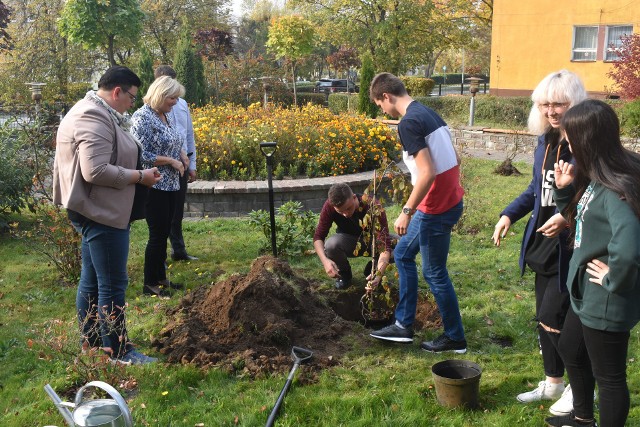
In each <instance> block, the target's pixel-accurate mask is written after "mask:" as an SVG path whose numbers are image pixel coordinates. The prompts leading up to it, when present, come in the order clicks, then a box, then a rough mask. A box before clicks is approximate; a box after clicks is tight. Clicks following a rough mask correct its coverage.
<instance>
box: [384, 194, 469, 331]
mask: <svg viewBox="0 0 640 427" xmlns="http://www.w3.org/2000/svg"><path fill="white" fill-rule="evenodd" d="M462 206H463V204H462V201H461V202H460V203H458V204H457V205H456V206H454V207H453V208H451V209H449V210H448V211H446V212H444V213H441V214H437V215H431V214H425V213H424V212H420V211H417V212H416V213H415V215H414V216H413V218H412V219H411V223H410V224H409V228H408V229H407V234H405V235H404V236H402V238H401V239H400V241H399V242H398V245H397V246H396V249H395V251H394V258H395V261H396V267H397V269H398V275H399V276H400V300H399V301H398V305H397V307H396V321H397V322H399V323H400V324H401V325H402V326H404V327H411V326H412V325H413V322H414V320H415V318H416V308H417V304H418V269H417V267H416V255H417V254H418V252H420V254H421V255H422V276H423V277H424V279H425V280H426V281H427V283H428V284H429V287H430V288H431V292H432V293H433V296H434V297H435V300H436V303H437V304H438V309H439V310H440V316H441V317H442V323H443V326H444V333H445V335H446V336H447V337H449V338H450V339H452V340H456V341H461V340H463V339H464V328H463V327H462V318H461V317H460V309H459V307H458V297H457V296H456V292H455V290H454V289H453V283H451V279H450V278H449V272H448V271H447V258H448V256H449V244H450V242H451V229H452V228H453V226H454V225H455V224H456V223H457V222H458V220H459V219H460V216H461V215H462Z"/></svg>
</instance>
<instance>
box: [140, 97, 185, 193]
mask: <svg viewBox="0 0 640 427" xmlns="http://www.w3.org/2000/svg"><path fill="white" fill-rule="evenodd" d="M166 117H167V123H168V125H167V124H165V123H164V122H163V121H162V120H160V117H158V115H157V114H156V112H155V111H153V110H152V109H151V107H149V106H148V105H147V104H145V105H143V106H142V107H141V108H140V109H138V110H137V111H136V112H135V113H133V116H132V117H131V133H132V134H133V135H134V136H135V137H136V138H138V141H140V142H141V143H142V159H141V160H142V166H143V167H145V168H151V167H153V164H154V163H155V161H156V158H157V157H158V156H166V157H171V158H172V159H176V160H180V150H181V149H182V136H181V135H180V134H179V133H178V131H177V130H176V127H175V123H173V121H172V118H173V115H171V114H167V115H166ZM158 172H160V174H161V175H162V179H160V181H158V183H157V184H156V185H154V186H153V188H155V189H156V190H163V191H178V190H179V189H180V172H178V170H177V169H174V168H173V167H172V166H170V165H162V166H158Z"/></svg>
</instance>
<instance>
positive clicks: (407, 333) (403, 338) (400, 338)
mask: <svg viewBox="0 0 640 427" xmlns="http://www.w3.org/2000/svg"><path fill="white" fill-rule="evenodd" d="M369 335H371V336H372V337H373V338H377V339H379V340H384V341H393V342H403V343H410V342H413V328H401V327H400V326H398V325H396V324H395V323H394V324H393V325H389V326H387V327H385V328H382V329H378V330H377V331H373V332H371V333H370V334H369Z"/></svg>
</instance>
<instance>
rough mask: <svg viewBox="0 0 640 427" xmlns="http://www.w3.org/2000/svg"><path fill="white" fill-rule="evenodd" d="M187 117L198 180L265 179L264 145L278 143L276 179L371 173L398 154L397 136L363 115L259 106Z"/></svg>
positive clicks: (199, 112)
mask: <svg viewBox="0 0 640 427" xmlns="http://www.w3.org/2000/svg"><path fill="white" fill-rule="evenodd" d="M191 115H192V119H193V126H194V131H195V135H196V144H197V150H198V174H199V176H200V177H201V178H203V179H215V180H231V179H233V180H252V179H264V178H265V177H266V175H267V172H266V162H265V158H264V156H263V155H262V153H261V152H260V147H259V143H260V142H263V141H275V142H277V143H278V150H277V152H276V153H275V154H274V177H275V178H276V179H281V178H283V177H298V176H307V177H322V176H337V175H344V174H350V173H356V172H362V171H366V170H372V169H375V168H377V167H379V166H380V164H381V163H382V161H383V159H384V158H385V157H393V158H395V157H396V156H397V154H398V152H399V150H400V143H399V141H398V138H397V134H396V133H395V131H393V130H391V129H390V128H389V127H388V126H386V125H384V124H382V123H380V122H378V121H375V120H371V119H367V118H365V117H364V116H354V115H347V114H343V115H334V114H332V113H331V112H330V111H329V110H327V109H326V108H323V107H319V106H313V105H307V106H305V107H302V108H287V109H285V108H277V107H270V108H269V109H267V110H265V109H263V108H262V106H261V105H260V104H253V105H250V106H249V107H247V108H244V107H240V106H236V105H224V106H211V105H208V106H205V107H202V108H197V109H194V110H193V111H192V114H191Z"/></svg>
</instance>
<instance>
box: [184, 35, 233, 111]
mask: <svg viewBox="0 0 640 427" xmlns="http://www.w3.org/2000/svg"><path fill="white" fill-rule="evenodd" d="M194 39H195V44H196V49H197V55H198V56H199V57H200V59H201V60H202V58H206V59H208V60H209V61H210V62H211V63H212V64H213V80H214V98H215V100H216V101H218V90H219V89H220V87H219V84H218V63H220V62H224V60H225V59H226V57H227V56H228V55H231V54H232V53H233V44H232V37H231V34H229V33H228V32H226V31H223V30H220V29H217V28H211V29H208V30H200V31H198V32H196V35H195V37H194Z"/></svg>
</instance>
